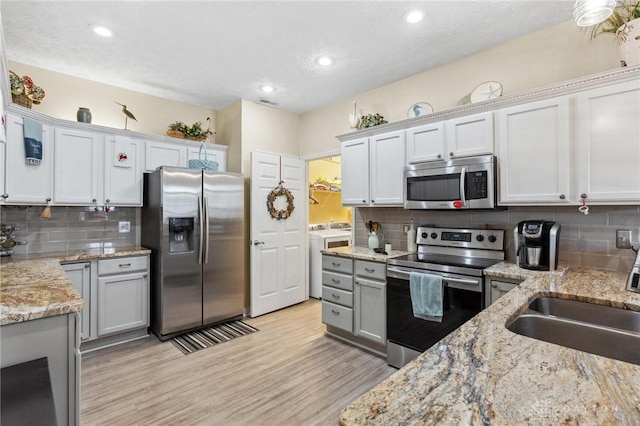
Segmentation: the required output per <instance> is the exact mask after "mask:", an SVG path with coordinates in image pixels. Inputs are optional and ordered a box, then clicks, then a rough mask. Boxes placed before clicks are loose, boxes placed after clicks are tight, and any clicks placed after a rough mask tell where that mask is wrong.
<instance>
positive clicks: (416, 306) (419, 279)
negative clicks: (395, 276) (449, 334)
mask: <svg viewBox="0 0 640 426" xmlns="http://www.w3.org/2000/svg"><path fill="white" fill-rule="evenodd" d="M409 290H410V293H411V306H412V308H413V316H414V317H416V318H420V319H423V320H427V321H435V322H442V311H443V310H442V297H443V288H442V277H441V276H440V275H432V274H421V273H418V272H411V274H410V275H409Z"/></svg>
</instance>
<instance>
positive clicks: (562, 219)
mask: <svg viewBox="0 0 640 426" xmlns="http://www.w3.org/2000/svg"><path fill="white" fill-rule="evenodd" d="M354 210H355V212H354V228H355V242H354V244H355V245H358V246H367V238H368V235H367V231H366V229H365V225H364V224H365V222H366V221H369V220H372V221H377V222H380V223H381V224H382V232H381V234H382V241H381V244H384V243H391V244H392V246H393V248H395V249H400V250H406V247H407V238H406V234H405V233H404V232H403V228H402V225H404V224H408V223H409V222H410V220H411V218H413V220H414V223H415V225H416V226H419V225H425V224H431V225H435V226H442V227H447V226H450V227H474V228H475V227H478V228H480V229H482V228H489V229H502V230H504V231H505V256H506V258H507V260H509V261H511V262H515V248H514V246H515V243H514V236H513V228H514V227H515V226H516V225H517V224H518V222H520V221H522V220H526V219H543V220H552V221H555V222H557V223H559V224H560V225H561V231H560V253H559V263H560V264H561V265H569V266H588V267H592V268H599V269H608V270H616V271H624V272H628V271H629V270H630V269H631V266H632V265H633V260H634V259H635V254H634V253H633V252H632V251H631V250H629V249H622V250H621V249H617V248H616V240H615V231H616V229H630V230H631V231H632V235H633V238H632V241H633V242H634V243H635V244H638V243H640V207H638V206H591V207H590V210H589V215H587V216H585V215H584V214H582V213H580V212H578V208H577V207H510V208H509V209H507V210H499V211H480V210H477V211H467V212H465V211H426V210H404V209H402V208H356V209H354Z"/></svg>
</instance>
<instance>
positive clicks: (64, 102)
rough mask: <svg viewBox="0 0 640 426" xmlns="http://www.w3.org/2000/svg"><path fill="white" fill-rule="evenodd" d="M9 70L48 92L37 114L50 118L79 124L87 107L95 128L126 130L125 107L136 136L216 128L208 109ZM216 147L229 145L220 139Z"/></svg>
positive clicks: (24, 68)
mask: <svg viewBox="0 0 640 426" xmlns="http://www.w3.org/2000/svg"><path fill="white" fill-rule="evenodd" d="M9 69H10V70H11V71H14V72H15V73H16V74H18V75H20V76H23V75H28V76H29V77H31V78H32V79H33V81H34V83H35V84H36V85H38V86H40V87H42V88H43V89H44V91H45V92H46V96H45V98H44V100H43V101H42V103H41V104H39V105H33V110H35V111H38V112H41V113H43V114H46V115H48V116H50V117H55V118H60V119H63V120H70V121H76V112H77V111H78V107H81V106H82V107H87V108H89V109H90V110H91V115H92V116H93V119H92V121H91V122H92V124H98V125H101V126H106V127H113V128H116V129H124V119H125V116H124V114H123V113H122V107H121V106H120V105H117V104H116V103H115V102H119V103H121V104H125V105H127V109H128V110H130V111H131V112H132V113H133V114H134V115H135V117H136V118H137V119H138V121H133V120H129V121H128V123H127V128H128V129H129V130H133V131H136V132H142V133H148V134H155V135H164V134H165V132H166V130H167V127H168V126H169V124H171V123H173V122H174V121H182V122H184V123H186V124H188V125H191V124H193V123H195V122H196V121H199V122H201V123H202V125H203V128H205V129H206V127H207V117H210V118H211V123H212V127H214V126H213V124H214V123H215V120H216V113H215V111H213V110H210V109H207V108H201V107H198V106H193V105H188V104H184V103H180V102H175V101H170V100H167V99H162V98H158V97H155V96H150V95H146V94H144V93H139V92H133V91H131V90H126V89H121V88H119V87H114V86H109V85H107V84H102V83H97V82H95V81H90V80H85V79H82V78H77V77H72V76H70V75H66V74H61V73H57V72H54V71H48V70H44V69H42V68H36V67H32V66H30V65H25V64H20V63H17V62H11V61H9ZM216 143H220V144H225V142H224V141H223V140H219V139H216Z"/></svg>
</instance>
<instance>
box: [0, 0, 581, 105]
mask: <svg viewBox="0 0 640 426" xmlns="http://www.w3.org/2000/svg"><path fill="white" fill-rule="evenodd" d="M415 9H419V10H422V11H423V12H424V14H425V19H424V20H423V21H422V22H420V23H418V24H412V25H411V24H408V23H407V22H405V20H404V15H405V14H406V13H407V12H408V11H411V10H415ZM572 9H573V1H572V0H559V1H555V0H533V1H528V0H500V1H488V0H484V1H483V0H476V1H421V2H415V1H412V2H409V1H395V2H391V1H333V2H331V1H281V2H274V1H251V2H247V1H210V0H209V1H206V0H205V1H192V2H185V1H152V2H149V1H147V2H143V1H111V2H105V1H86V0H85V1H75V2H63V1H43V2H34V1H13V0H3V1H2V4H1V13H2V22H3V26H4V32H5V38H6V51H7V57H8V59H9V60H12V61H16V62H20V63H24V64H29V65H33V66H36V67H40V68H45V69H49V70H53V71H57V72H61V73H64V74H70V75H74V76H77V77H82V78H86V79H90V80H94V81H98V82H101V83H106V84H110V85H113V86H118V87H122V88H126V89H130V90H134V91H139V92H143V93H147V94H150V95H155V96H159V97H161V98H166V99H172V100H176V101H180V102H185V103H188V104H192V105H199V106H202V107H208V108H212V109H214V110H217V109H220V108H222V107H225V106H227V105H229V104H231V103H232V102H234V101H236V100H237V99H239V98H243V99H247V100H252V101H258V100H260V99H267V100H269V101H272V102H275V103H277V104H278V108H281V109H284V110H288V111H293V112H297V113H304V112H307V111H310V110H314V109H316V108H319V107H322V106H324V105H327V104H330V103H332V102H335V101H337V100H340V99H344V98H347V97H350V96H352V95H355V94H358V93H362V92H365V91H367V90H370V89H373V88H376V87H379V86H382V85H384V84H387V83H390V82H393V81H396V80H399V79H402V78H404V77H407V76H410V75H413V74H416V73H418V72H421V71H424V70H426V69H429V68H432V67H435V66H437V65H439V64H443V63H446V62H450V61H452V60H455V59H456V58H460V57H462V56H466V55H469V54H472V53H474V52H477V51H480V50H483V49H487V48H489V47H491V46H495V45H497V44H500V43H502V42H505V41H507V40H510V39H513V38H516V37H519V36H522V35H524V34H527V33H531V32H534V31H537V30H539V29H542V28H544V27H546V26H549V25H553V24H556V23H559V22H562V21H567V20H570V19H572ZM90 24H102V25H105V26H107V27H110V28H111V29H112V30H113V32H114V36H113V37H112V38H111V39H104V38H99V37H97V36H95V35H94V34H93V33H92V32H90V29H89V25H90ZM322 54H326V55H331V56H333V57H335V58H336V60H337V61H336V64H335V66H333V67H332V68H329V69H322V68H321V67H320V66H318V65H316V64H315V63H314V59H315V58H316V57H317V56H318V55H322ZM265 83H268V84H272V85H274V86H276V87H277V90H276V91H275V92H274V93H272V94H269V95H266V94H263V93H261V92H260V90H259V86H260V85H262V84H265Z"/></svg>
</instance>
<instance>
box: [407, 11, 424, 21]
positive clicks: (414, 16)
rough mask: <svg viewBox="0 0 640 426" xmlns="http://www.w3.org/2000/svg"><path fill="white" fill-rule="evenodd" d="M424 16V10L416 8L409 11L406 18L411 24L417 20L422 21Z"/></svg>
mask: <svg viewBox="0 0 640 426" xmlns="http://www.w3.org/2000/svg"><path fill="white" fill-rule="evenodd" d="M423 16H424V15H423V14H422V12H420V11H419V10H414V11H413V12H409V13H408V14H407V17H406V18H405V19H406V20H407V22H409V23H410V24H415V23H416V22H420V21H422V18H423Z"/></svg>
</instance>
